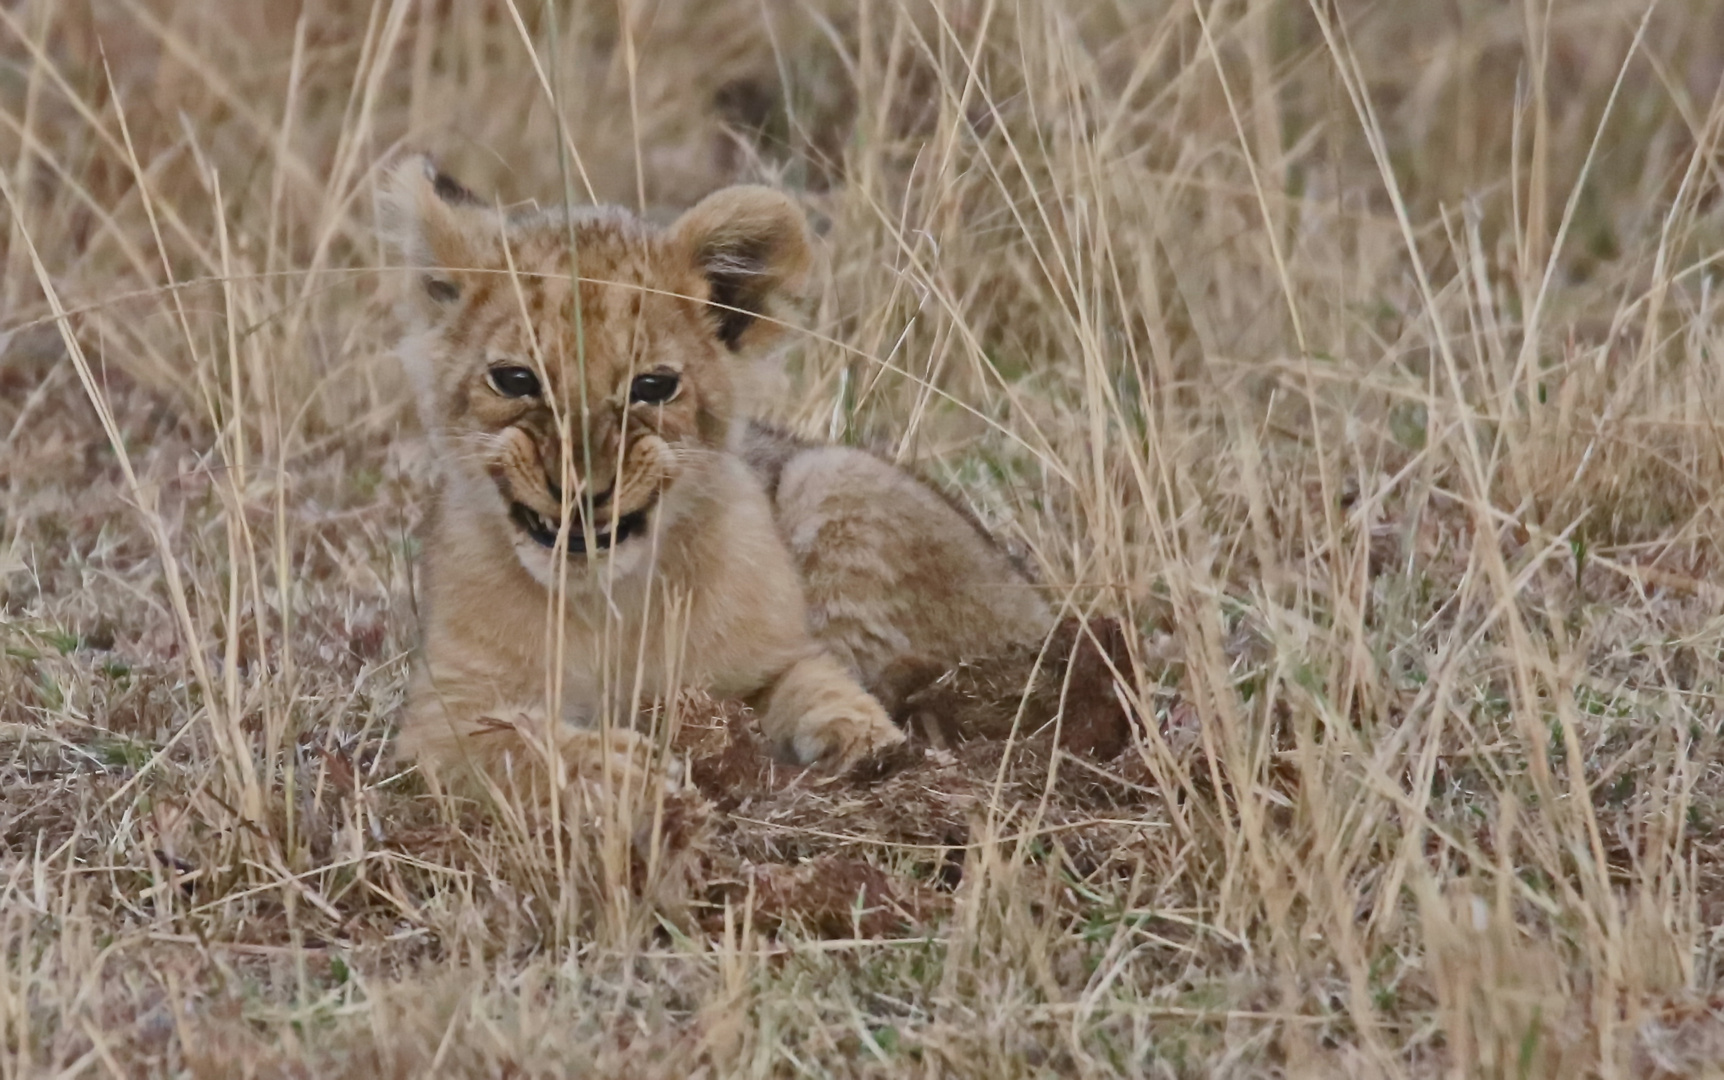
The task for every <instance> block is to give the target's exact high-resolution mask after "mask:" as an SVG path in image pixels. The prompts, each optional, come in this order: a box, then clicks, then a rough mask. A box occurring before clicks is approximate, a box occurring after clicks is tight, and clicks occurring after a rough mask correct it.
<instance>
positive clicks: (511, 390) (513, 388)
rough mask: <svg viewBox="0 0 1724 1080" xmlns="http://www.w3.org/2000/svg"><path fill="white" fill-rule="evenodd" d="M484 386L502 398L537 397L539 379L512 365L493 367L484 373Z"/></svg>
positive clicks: (526, 370) (529, 372) (524, 369)
mask: <svg viewBox="0 0 1724 1080" xmlns="http://www.w3.org/2000/svg"><path fill="white" fill-rule="evenodd" d="M485 385H487V386H489V387H490V388H491V389H493V390H495V391H496V392H497V393H499V394H502V395H503V396H504V397H538V396H539V377H538V376H537V375H534V374H533V373H532V372H531V371H529V370H528V369H526V368H524V367H516V366H514V365H512V364H510V365H503V366H499V367H494V368H492V369H490V370H489V371H487V372H485Z"/></svg>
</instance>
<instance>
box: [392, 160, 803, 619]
mask: <svg viewBox="0 0 1724 1080" xmlns="http://www.w3.org/2000/svg"><path fill="white" fill-rule="evenodd" d="M378 206H379V214H380V218H381V220H382V222H383V225H384V228H385V230H386V233H387V235H388V237H389V239H390V240H391V241H392V243H393V246H394V247H395V248H396V249H397V251H398V252H399V254H400V255H401V256H402V258H403V261H404V262H405V263H406V264H407V266H408V267H409V268H410V269H411V271H412V273H413V274H414V280H413V282H412V285H411V289H410V295H411V298H412V299H411V301H410V305H409V312H410V314H409V320H410V323H411V325H412V330H411V332H410V333H409V336H408V337H407V339H406V340H405V341H404V342H403V344H402V346H401V350H400V351H401V355H402V360H403V362H404V364H405V365H406V367H407V371H408V374H409V375H410V377H411V378H412V380H413V383H414V388H415V392H416V394H417V396H418V403H419V409H420V414H421V416H422V418H423V420H424V423H425V425H426V427H427V428H428V429H429V430H430V432H431V434H432V437H433V440H434V442H435V445H436V447H437V449H438V451H439V452H440V454H441V455H442V457H443V459H444V460H443V461H442V465H443V467H444V471H445V476H446V480H447V483H446V493H445V497H446V500H447V501H448V505H446V507H445V512H447V513H467V514H476V515H479V517H480V518H481V519H482V521H483V522H484V523H486V524H488V525H489V526H491V527H494V528H496V529H498V530H501V535H504V536H507V537H508V538H509V540H510V542H511V544H512V546H513V548H514V551H515V553H516V556H517V557H518V558H519V559H520V561H521V563H522V565H523V566H524V567H526V569H527V570H528V571H529V572H530V573H532V574H533V576H534V577H536V578H537V579H539V580H540V581H541V582H543V583H545V584H547V585H548V584H550V583H551V582H553V581H555V580H556V579H557V578H558V576H559V575H561V574H562V573H563V572H564V571H565V568H566V571H567V574H568V577H569V579H571V580H572V579H575V578H577V577H578V576H579V575H580V574H581V573H583V572H585V571H587V570H590V569H591V568H593V567H594V566H596V565H597V564H598V563H599V562H600V561H601V560H609V561H610V562H611V563H612V566H613V568H614V569H615V570H617V571H619V572H624V573H626V572H627V571H628V570H629V569H631V568H633V567H636V566H639V565H642V564H643V563H644V561H645V559H646V557H647V554H648V552H649V551H650V549H651V546H652V539H651V537H652V534H653V532H654V530H655V529H657V528H660V527H662V526H664V525H667V524H670V523H673V522H674V521H675V520H676V519H677V518H678V517H679V516H680V515H681V514H683V513H685V512H687V510H688V508H689V507H690V506H691V505H692V503H693V501H694V500H695V499H696V498H698V495H699V490H698V489H699V487H700V478H701V476H702V474H703V473H705V472H706V471H707V470H709V469H710V468H712V467H713V465H714V457H715V454H716V453H717V452H721V451H723V450H725V449H726V448H727V444H728V440H729V435H730V430H731V426H732V419H733V417H734V416H735V415H736V413H737V406H738V401H737V398H738V396H739V395H740V394H742V393H744V392H745V388H746V379H745V377H744V376H745V365H746V363H747V361H748V359H749V358H750V357H751V356H752V355H753V354H757V353H758V352H760V351H761V350H762V349H764V348H765V347H766V346H768V345H769V344H770V343H771V342H772V341H773V340H774V339H775V338H776V337H777V336H778V332H779V330H780V326H779V325H777V323H776V321H775V320H773V319H772V317H771V312H772V311H773V310H774V309H775V301H776V300H777V299H778V298H779V297H780V296H781V295H783V294H786V293H789V292H792V291H794V290H795V289H796V288H798V287H799V286H800V284H801V281H802V278H803V276H804V273H805V270H806V266H807V263H808V257H809V251H808V240H807V233H806V226H805V224H804V221H803V217H802V214H801V212H800V211H799V210H798V209H797V208H796V206H795V204H793V203H792V202H791V201H790V200H789V199H787V198H786V197H785V196H783V195H781V194H779V193H777V192H774V191H771V190H769V189H766V188H758V187H736V188H728V189H725V190H723V191H720V192H718V193H716V194H714V195H711V196H709V197H708V198H706V199H705V200H703V201H702V202H701V203H700V204H698V205H697V206H695V207H694V208H693V209H692V210H690V211H688V212H687V213H686V214H684V215H683V216H682V218H680V219H679V220H678V221H677V222H676V223H675V224H674V225H672V226H671V227H670V228H669V229H666V230H662V231H661V230H656V229H653V228H651V227H649V226H647V225H645V224H643V223H642V222H640V221H638V220H636V219H635V218H633V217H632V216H630V215H628V214H627V213H625V212H623V211H620V210H614V209H577V210H572V211H569V213H568V214H567V216H565V215H564V214H563V213H562V212H561V211H556V212H534V213H531V214H517V215H505V214H502V213H500V212H498V211H496V210H494V209H492V208H490V207H488V206H485V205H483V204H482V203H480V202H479V201H478V200H477V199H475V198H474V197H473V196H472V195H471V194H470V193H468V192H467V191H466V190H465V189H464V188H462V187H460V185H458V184H456V183H454V182H453V181H451V180H449V179H448V178H446V177H443V176H441V175H439V174H438V173H437V172H436V170H435V169H434V168H433V167H432V166H431V164H430V162H429V161H428V160H426V159H424V158H412V159H408V160H405V161H402V162H400V163H398V164H397V165H396V166H394V168H393V169H391V171H390V172H389V173H388V174H387V176H386V178H385V180H384V183H383V185H382V187H381V189H380V193H379V203H378ZM577 270H578V276H579V279H580V280H579V287H578V288H577V287H576V286H575V283H574V280H573V279H574V277H575V274H574V273H573V271H577Z"/></svg>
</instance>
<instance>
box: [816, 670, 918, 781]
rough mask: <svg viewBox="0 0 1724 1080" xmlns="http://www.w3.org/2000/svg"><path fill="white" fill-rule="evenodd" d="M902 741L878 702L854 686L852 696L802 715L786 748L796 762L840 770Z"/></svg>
mask: <svg viewBox="0 0 1724 1080" xmlns="http://www.w3.org/2000/svg"><path fill="white" fill-rule="evenodd" d="M903 742H904V732H903V729H901V728H900V727H898V725H897V724H894V723H893V722H892V718H891V717H889V716H887V715H886V710H885V709H882V708H881V707H880V703H879V702H877V701H875V700H874V699H873V698H872V697H869V696H868V695H867V694H866V693H865V692H862V691H860V690H858V693H857V694H856V696H855V697H854V698H852V699H851V700H849V701H845V702H834V703H832V704H831V705H829V706H828V707H825V708H820V709H816V710H815V711H813V712H810V713H808V714H806V715H804V716H803V717H802V719H801V721H800V722H799V723H798V724H797V725H796V735H795V737H794V738H793V739H792V740H791V744H790V749H791V752H792V753H793V754H794V755H795V757H796V761H797V763H798V764H800V765H819V766H821V767H823V768H826V769H829V770H831V771H832V772H836V773H843V772H848V771H850V770H851V769H852V768H853V767H855V766H857V765H858V764H860V763H863V762H865V761H869V760H872V759H874V758H876V757H879V756H881V755H884V754H886V753H888V752H889V751H891V750H892V749H894V748H895V747H898V746H901V745H902V744H903Z"/></svg>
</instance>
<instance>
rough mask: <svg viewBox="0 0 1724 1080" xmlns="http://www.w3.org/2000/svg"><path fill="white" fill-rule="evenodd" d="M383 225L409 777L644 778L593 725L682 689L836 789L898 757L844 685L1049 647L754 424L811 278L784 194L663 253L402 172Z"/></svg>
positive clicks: (958, 534)
mask: <svg viewBox="0 0 1724 1080" xmlns="http://www.w3.org/2000/svg"><path fill="white" fill-rule="evenodd" d="M380 210H381V213H382V215H383V218H384V222H385V227H386V229H387V230H388V233H389V235H390V237H391V239H392V240H393V241H394V243H395V245H396V247H397V248H398V250H399V251H400V253H401V254H402V255H403V256H404V259H405V261H406V263H407V264H408V266H409V267H411V268H412V269H413V272H414V273H415V275H416V277H417V281H416V282H415V283H414V287H413V288H412V290H411V295H412V300H411V302H410V304H409V307H408V318H409V321H410V324H411V325H410V331H409V334H408V336H407V338H406V339H405V341H404V342H403V345H402V347H401V350H400V351H401V355H402V360H403V363H404V365H405V366H406V368H407V370H408V372H409V375H410V377H411V379H412V382H413V384H414V388H415V392H416V394H417V397H418V404H419V408H420V413H421V416H422V418H423V419H424V422H425V426H426V427H427V429H428V430H429V432H430V434H431V438H432V441H433V446H434V448H435V450H436V453H437V455H438V459H439V466H440V471H441V478H440V486H439V494H438V499H439V501H438V505H437V508H436V511H435V514H434V516H433V518H432V521H431V523H430V525H429V528H428V533H427V542H426V553H425V562H424V566H423V573H422V582H423V595H424V610H423V615H424V650H423V656H422V658H421V659H420V661H419V662H418V664H417V665H416V667H415V673H414V677H413V682H412V685H411V687H410V690H409V696H408V703H407V707H406V710H405V714H404V716H403V719H402V724H401V735H400V749H401V750H402V751H403V752H404V753H405V754H406V755H408V756H410V757H412V758H414V759H416V760H418V761H419V762H420V763H421V764H422V765H423V766H424V767H425V768H426V769H427V770H428V771H430V772H432V773H435V774H437V775H439V776H444V777H448V778H450V779H473V778H475V777H477V776H480V775H483V776H486V777H489V778H490V779H492V780H500V779H502V778H504V777H508V778H511V779H513V780H516V781H525V782H527V783H529V784H531V783H536V782H537V781H536V780H535V779H534V778H535V777H544V776H546V775H549V774H547V773H546V772H545V769H544V766H545V765H546V764H548V763H551V762H556V763H557V766H556V767H557V768H558V769H559V770H560V771H561V772H562V773H564V774H567V773H569V772H571V771H572V772H575V773H579V772H582V771H585V770H590V769H592V768H594V767H596V766H599V765H601V764H605V763H609V764H610V765H613V766H616V767H621V768H624V769H629V770H637V769H640V768H642V767H643V765H644V757H645V754H646V751H647V749H648V748H647V747H646V746H645V744H644V742H643V741H642V740H640V739H639V738H638V737H636V736H634V735H633V734H632V733H630V732H628V731H626V730H622V731H611V732H608V733H607V734H605V735H603V736H601V734H600V731H601V728H603V727H605V725H603V724H602V723H601V722H602V720H603V719H604V718H606V717H607V716H608V717H610V718H613V719H627V718H628V717H629V716H630V715H631V713H632V710H634V709H635V708H637V707H638V706H639V705H641V704H642V703H645V702H648V701H650V700H651V699H653V698H655V697H657V696H660V695H664V694H669V693H672V692H674V691H675V690H676V689H678V688H680V687H700V688H704V689H707V690H709V691H711V692H712V693H714V694H717V695H720V696H724V697H735V698H741V699H744V700H747V701H749V702H750V703H751V704H753V705H754V706H755V708H756V709H757V710H758V711H759V712H760V716H761V728H762V732H763V734H764V735H765V736H766V738H767V739H768V741H769V742H770V743H771V744H772V745H773V746H774V747H775V748H776V749H777V750H778V751H779V752H780V753H781V754H783V755H784V756H786V757H788V758H792V759H794V760H797V761H799V762H803V763H815V762H820V763H824V764H828V765H831V766H842V765H844V764H846V763H848V762H851V761H854V760H856V759H858V758H860V757H863V756H865V755H867V754H869V753H872V752H874V751H877V750H880V749H882V748H885V747H887V746H890V745H892V744H894V743H896V742H899V741H901V740H902V739H903V734H902V732H901V731H900V730H899V729H898V728H897V727H896V726H895V725H894V724H893V723H892V721H891V720H890V719H889V718H888V716H887V715H886V712H885V711H884V710H883V709H882V707H881V705H880V703H879V702H878V701H877V700H876V699H875V697H874V696H873V695H872V694H870V692H869V690H868V689H867V688H866V687H867V686H872V685H875V684H876V683H877V682H878V680H880V679H881V678H883V677H885V676H886V674H887V672H888V671H889V669H891V668H892V667H893V666H894V665H895V664H899V663H901V662H905V661H911V662H915V663H926V662H940V661H949V660H956V659H958V658H960V657H963V656H966V655H973V654H977V653H981V652H988V651H992V650H994V649H997V648H999V647H1002V646H1005V645H1009V644H1015V643H1020V642H1023V641H1027V640H1031V639H1034V638H1035V637H1037V636H1038V635H1040V634H1041V633H1042V632H1043V631H1044V630H1045V629H1046V627H1047V624H1048V622H1049V616H1048V612H1047V609H1046V607H1045V605H1044V604H1043V603H1042V601H1041V600H1040V598H1039V597H1038V596H1037V595H1036V594H1035V592H1034V590H1033V589H1031V588H1030V587H1029V584H1028V582H1027V581H1026V579H1025V578H1024V576H1023V575H1022V574H1021V573H1020V572H1019V571H1018V570H1017V568H1016V567H1015V566H1014V565H1013V563H1012V562H1011V560H1009V559H1008V558H1007V557H1006V556H1005V555H1004V554H1003V553H1002V552H1001V551H1000V550H999V549H998V548H997V547H996V546H995V545H994V544H993V543H992V542H991V541H990V540H989V539H988V538H987V536H986V535H985V534H984V533H983V532H982V531H981V530H980V529H979V528H977V527H976V526H975V525H974V523H972V522H971V521H970V520H969V519H968V518H967V517H966V516H965V515H963V514H961V513H959V512H958V511H956V510H955V509H953V508H952V507H951V506H950V505H948V504H947V503H946V502H945V501H944V500H942V499H941V498H940V496H939V495H938V494H937V493H935V492H934V491H932V490H931V489H929V488H928V487H926V486H925V485H923V484H921V483H920V482H918V481H916V480H915V479H914V478H912V477H910V476H909V475H908V474H906V473H904V472H903V471H901V470H899V469H896V468H894V467H892V466H890V465H888V464H886V463H885V462H882V461H879V460H877V459H875V458H873V457H871V456H869V455H867V454H865V453H862V452H860V451H856V450H851V449H846V448H841V447H828V446H817V445H808V444H803V443H800V442H798V441H796V440H793V439H789V438H787V437H784V436H782V435H778V434H776V433H773V432H771V431H769V430H767V429H764V428H760V427H757V426H754V425H752V424H750V423H749V422H748V420H747V416H748V413H749V411H750V410H751V408H752V406H753V405H754V403H755V402H754V393H755V392H754V389H753V386H752V381H753V380H752V379H751V378H750V367H749V365H750V361H751V358H752V357H755V356H757V355H758V354H759V353H761V352H762V351H764V350H765V349H766V348H767V347H768V346H769V345H770V344H771V342H772V340H773V339H774V338H776V337H777V335H778V332H779V329H780V326H781V324H780V323H778V322H777V320H775V319H774V318H773V317H772V313H773V311H774V310H776V305H775V302H776V300H777V298H778V297H779V296H780V295H781V294H783V293H785V292H786V291H788V290H793V289H795V288H796V287H797V286H798V285H799V284H800V281H801V278H802V276H803V274H804V272H805V267H806V264H807V261H808V249H807V239H806V234H805V227H804V225H803V222H802V218H801V215H800V213H799V212H798V211H797V210H796V208H795V207H794V205H793V204H791V203H790V202H789V201H788V200H787V199H785V198H784V197H783V196H782V195H778V194H777V193H774V192H771V191H768V190H766V189H762V188H732V189H727V190H726V191H721V192H719V193H717V194H716V195H714V196H711V197H709V198H708V199H707V200H705V201H704V202H702V203H701V204H700V205H699V206H697V207H695V208H694V209H693V210H691V211H689V212H688V213H687V214H686V215H684V217H683V218H682V219H680V220H679V221H678V222H677V223H676V224H674V225H673V226H672V227H671V228H670V229H668V230H662V231H661V230H655V229H653V228H651V227H649V226H647V225H645V224H643V223H641V222H639V221H636V220H635V219H633V218H632V217H629V216H628V215H626V214H624V213H622V212H620V211H613V210H597V211H576V212H573V213H572V215H571V216H569V217H564V216H563V215H562V214H561V213H534V214H530V215H521V216H508V215H504V214H501V213H498V212H495V211H493V210H491V209H489V208H487V207H485V206H482V205H480V204H478V203H477V202H476V201H475V200H474V199H473V198H472V196H471V195H469V194H468V193H467V192H465V190H464V189H462V188H460V187H459V186H458V185H455V184H454V183H452V182H450V181H448V180H447V179H446V178H443V177H441V176H439V175H438V174H437V173H436V172H435V171H434V170H433V169H431V168H430V166H429V164H428V163H427V162H424V161H423V160H422V159H415V160H410V161H406V162H403V163H401V164H399V165H397V166H396V167H395V168H394V169H393V170H392V172H391V173H390V174H389V176H388V177H387V179H386V181H385V184H384V187H383V190H382V193H381V195H380ZM577 266H578V270H579V279H580V281H579V288H578V290H577V289H576V288H574V286H573V283H572V282H571V276H572V275H571V273H570V270H571V267H577Z"/></svg>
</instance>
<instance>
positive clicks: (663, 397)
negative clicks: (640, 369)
mask: <svg viewBox="0 0 1724 1080" xmlns="http://www.w3.org/2000/svg"><path fill="white" fill-rule="evenodd" d="M681 386H682V380H681V378H680V377H679V376H678V375H677V373H676V372H674V371H649V372H647V373H646V374H645V375H636V376H635V381H634V382H633V383H631V384H630V385H629V400H630V401H638V402H640V403H641V404H643V405H663V404H664V403H665V402H667V401H669V400H670V399H671V398H673V397H676V392H677V390H678V389H679V388H680V387H681Z"/></svg>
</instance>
